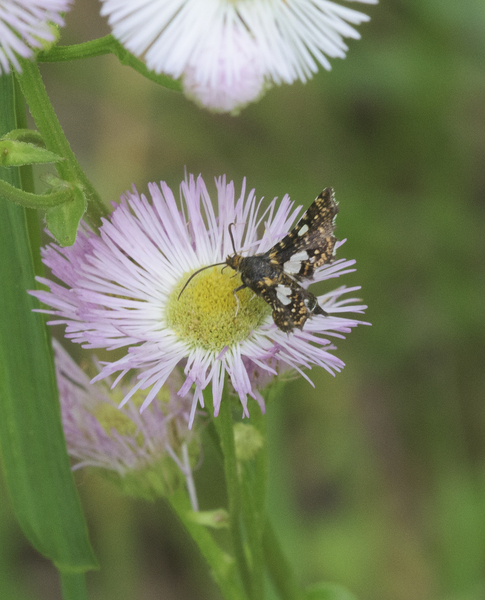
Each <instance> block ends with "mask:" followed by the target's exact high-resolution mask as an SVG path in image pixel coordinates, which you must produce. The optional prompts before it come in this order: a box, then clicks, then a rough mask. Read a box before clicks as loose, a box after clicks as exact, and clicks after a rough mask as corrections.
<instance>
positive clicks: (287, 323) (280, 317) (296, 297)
mask: <svg viewBox="0 0 485 600" xmlns="http://www.w3.org/2000/svg"><path fill="white" fill-rule="evenodd" d="M261 296H262V297H263V298H264V300H266V302H267V303H268V304H269V305H270V306H271V308H272V309H273V320H274V322H275V324H276V325H277V326H278V327H279V328H280V329H281V330H282V331H285V332H287V333H289V332H291V331H293V329H294V328H295V327H296V328H297V329H302V328H303V325H304V324H305V323H306V321H307V319H308V318H309V317H311V316H312V315H314V314H320V315H327V313H326V312H325V311H324V310H323V308H322V307H321V306H320V305H319V304H318V300H317V298H316V297H315V296H314V295H313V294H312V293H311V292H309V291H308V290H305V289H304V288H302V287H301V286H300V285H299V284H298V283H296V281H291V285H286V286H285V285H276V286H273V287H267V288H265V289H264V290H262V291H261Z"/></svg>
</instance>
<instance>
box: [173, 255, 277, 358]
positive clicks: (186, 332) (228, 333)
mask: <svg viewBox="0 0 485 600" xmlns="http://www.w3.org/2000/svg"><path fill="white" fill-rule="evenodd" d="M193 272H194V271H192V272H190V273H184V275H183V276H182V278H181V279H180V281H179V283H178V284H177V285H176V286H175V288H174V290H173V292H172V293H171V295H170V298H169V301H168V304H167V312H166V319H167V325H168V326H169V327H170V328H171V329H173V330H174V331H175V332H176V333H177V334H178V335H179V336H180V337H181V338H182V339H183V340H184V341H185V342H188V343H189V345H190V346H192V347H194V348H200V347H202V348H204V349H205V350H210V351H215V352H220V351H221V350H222V349H223V348H225V347H226V346H229V347H230V346H232V345H234V344H237V343H238V342H242V341H243V340H245V339H247V338H248V336H249V334H250V333H251V331H253V330H254V329H256V328H258V327H259V326H261V325H262V324H263V322H264V321H265V319H266V317H267V316H268V315H269V314H270V313H271V308H270V307H269V305H268V304H267V303H266V302H265V301H264V300H263V299H262V298H260V297H259V296H255V294H254V292H253V291H252V290H250V289H249V288H245V289H243V290H240V291H239V292H237V297H238V299H239V308H238V306H237V304H238V303H237V301H236V297H235V295H234V293H233V292H234V290H235V289H236V288H237V287H239V286H240V285H241V278H240V277H239V274H236V275H235V274H234V271H233V270H232V269H230V268H225V269H224V268H223V267H220V266H219V267H213V268H212V269H207V270H206V271H202V272H201V273H199V274H198V275H196V276H195V277H194V278H193V279H192V281H191V282H190V283H189V285H188V286H187V287H186V288H185V290H184V292H183V294H182V295H181V296H180V298H179V297H178V296H179V294H180V291H181V289H182V288H183V286H184V285H185V283H186V281H187V280H188V278H189V277H190V275H191V274H192V273H193ZM236 312H237V314H236Z"/></svg>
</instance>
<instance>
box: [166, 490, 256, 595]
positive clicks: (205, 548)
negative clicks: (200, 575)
mask: <svg viewBox="0 0 485 600" xmlns="http://www.w3.org/2000/svg"><path fill="white" fill-rule="evenodd" d="M167 500H168V501H169V503H170V506H171V507H172V509H173V510H174V512H175V513H176V514H177V516H178V517H179V519H180V520H181V521H182V523H183V525H184V527H185V528H186V529H187V531H188V532H189V534H190V536H191V537H192V539H193V540H194V542H195V543H196V544H197V546H198V548H199V550H200V552H201V554H202V556H203V557H204V558H205V560H206V561H207V563H208V565H209V568H210V570H211V573H212V577H213V578H214V580H215V582H216V584H217V585H218V586H219V588H220V589H221V592H222V594H223V596H224V598H225V600H246V598H247V597H246V594H245V593H244V590H243V589H242V585H241V581H240V579H239V577H238V575H237V571H236V564H235V561H234V559H233V558H232V557H230V556H228V555H227V554H226V553H225V552H224V551H223V550H222V549H221V548H220V547H219V546H218V545H217V544H216V542H215V541H214V538H213V537H212V536H211V534H210V533H209V532H208V531H207V529H206V528H205V526H203V525H200V524H198V523H195V522H194V521H193V520H191V519H190V517H189V516H188V515H189V514H190V512H191V505H190V501H189V499H188V497H187V494H186V493H185V492H184V491H182V490H179V491H177V492H175V493H174V494H172V495H171V496H170V497H168V498H167Z"/></svg>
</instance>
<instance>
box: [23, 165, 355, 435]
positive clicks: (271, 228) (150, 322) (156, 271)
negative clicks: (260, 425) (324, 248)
mask: <svg viewBox="0 0 485 600" xmlns="http://www.w3.org/2000/svg"><path fill="white" fill-rule="evenodd" d="M216 186H217V191H218V198H217V202H218V215H216V212H215V211H214V208H213V206H212V203H211V199H210V197H209V194H208V192H207V189H206V186H205V184H204V181H203V179H202V177H200V176H199V178H198V179H197V181H195V180H194V178H193V177H192V176H191V177H190V179H189V180H188V181H184V182H182V184H181V186H180V191H181V196H182V198H183V204H182V207H181V208H179V207H178V206H177V203H176V201H175V198H174V195H173V193H172V191H171V190H170V188H169V187H168V186H167V185H166V184H165V183H163V182H162V183H161V189H160V188H159V187H158V186H156V185H155V184H150V185H149V190H150V194H151V197H152V203H149V202H148V200H147V199H146V197H145V196H144V195H141V196H140V195H139V194H138V193H137V191H136V190H135V189H134V190H133V192H132V193H127V194H126V196H125V197H123V198H122V202H121V204H120V205H119V206H117V207H116V208H115V209H114V211H113V213H112V214H111V216H110V217H109V219H106V220H104V222H103V225H102V226H101V228H100V232H99V233H100V237H98V236H96V235H94V233H92V232H91V231H90V230H89V229H87V227H84V228H83V229H82V230H81V231H80V233H79V234H78V239H77V241H76V243H75V244H74V246H72V247H69V248H60V247H58V246H57V245H55V244H51V245H50V246H49V247H47V248H45V249H44V250H43V260H44V263H45V264H46V265H47V266H48V267H50V269H51V270H52V273H53V274H54V275H55V277H57V278H58V279H59V280H61V282H63V283H64V284H65V286H64V285H60V284H58V283H56V282H54V281H51V280H48V279H44V278H39V281H40V282H41V283H44V284H46V285H47V286H48V287H49V288H50V291H49V292H47V291H35V292H31V293H32V294H34V295H35V296H37V297H38V298H39V299H40V300H41V301H42V302H43V303H45V304H47V305H48V306H51V307H52V308H53V309H54V310H46V311H45V312H47V313H49V314H54V315H56V316H57V317H58V319H56V320H55V321H52V322H51V324H59V323H62V324H65V325H66V337H68V338H71V339H72V341H74V342H77V343H82V344H84V347H86V348H107V349H108V350H113V349H115V348H126V347H128V348H127V351H126V352H125V354H124V355H123V356H122V357H121V358H117V359H115V360H113V362H109V363H105V364H104V366H103V368H102V370H101V372H100V374H99V375H98V376H97V377H96V378H95V380H98V379H101V378H104V377H107V376H109V375H111V374H113V373H115V372H120V375H119V376H118V378H117V380H116V382H117V381H119V380H120V379H121V378H122V377H123V376H124V375H125V374H127V373H128V371H130V370H131V369H137V370H139V374H138V383H137V384H136V385H135V386H133V388H132V390H131V392H130V393H128V394H127V396H125V400H124V401H126V400H127V399H128V398H129V397H130V396H131V395H132V394H134V393H135V392H136V391H137V390H139V389H142V390H145V389H147V388H149V387H151V390H150V392H149V393H148V394H147V396H146V398H145V400H144V402H143V405H142V409H143V408H145V407H146V406H148V405H149V404H150V402H151V401H152V400H153V399H154V398H155V397H156V395H157V394H158V392H159V390H160V389H161V387H162V386H163V385H164V384H165V382H166V381H167V378H168V377H169V376H170V374H171V373H172V372H173V370H174V369H175V368H176V367H177V366H178V365H182V366H183V367H184V373H185V377H186V378H185V381H184V383H183V384H182V386H181V388H180V389H179V390H178V394H179V395H180V396H182V397H184V396H185V395H186V394H188V393H189V391H190V390H191V389H192V386H195V387H194V396H193V403H192V408H191V416H190V423H192V421H193V417H194V413H195V410H196V407H197V404H198V403H200V404H201V405H202V406H204V398H203V395H202V392H203V390H204V389H205V388H206V387H207V386H208V385H210V384H212V396H213V404H214V409H215V414H216V415H217V414H218V411H219V406H220V402H221V398H222V391H223V386H224V377H225V374H226V373H227V374H228V375H229V378H230V380H231V384H232V387H233V388H234V390H235V391H236V393H237V394H238V395H239V398H240V401H241V403H242V406H243V413H244V415H248V408H247V396H248V395H249V396H252V397H253V398H255V399H256V400H257V401H258V402H259V403H260V405H261V408H262V409H263V410H264V402H263V399H262V397H261V396H259V395H257V394H256V389H257V384H256V383H254V382H253V381H252V380H251V379H250V377H249V371H250V370H251V368H252V367H250V369H249V371H248V364H249V365H253V366H256V367H258V369H260V370H261V371H264V372H266V373H267V374H269V375H275V374H276V373H277V370H278V365H280V364H282V365H286V366H289V367H291V368H293V369H296V370H297V371H298V372H300V373H301V374H302V375H303V376H304V377H305V378H307V379H308V377H307V376H306V375H305V374H304V373H303V372H302V369H303V368H311V366H312V365H318V366H321V367H323V368H325V369H327V371H329V372H330V373H333V372H334V371H339V370H340V369H341V368H342V367H343V363H342V361H341V360H340V359H338V358H336V357H335V356H334V355H333V354H331V353H330V352H329V350H333V349H334V346H332V345H331V344H330V342H329V341H328V340H327V339H325V338H322V337H320V335H321V334H327V335H330V336H333V337H343V336H342V333H345V332H349V331H350V328H352V327H355V326H356V325H357V324H358V323H359V321H356V320H354V319H349V318H344V317H341V316H340V313H342V312H362V311H363V309H364V308H365V307H364V306H362V305H359V304H356V302H357V301H356V300H355V299H341V297H342V295H343V294H345V293H346V292H349V291H353V290H355V289H358V288H350V289H346V288H345V287H340V288H338V289H336V290H333V291H330V292H327V293H326V294H324V295H322V296H319V297H318V301H319V304H320V305H321V307H322V308H323V309H324V310H325V311H327V313H328V314H329V316H328V317H324V316H320V315H318V316H313V317H312V318H311V319H309V320H308V321H307V322H306V323H305V328H304V329H303V330H301V331H300V330H295V331H293V332H292V333H291V334H287V333H285V332H283V331H281V330H280V329H278V327H276V325H275V324H274V322H273V318H272V316H271V308H270V307H269V305H268V304H267V303H266V302H265V301H264V300H263V299H262V298H260V297H257V296H255V295H254V294H253V292H252V291H251V290H249V288H246V289H244V290H241V291H240V292H238V300H239V302H238V303H239V308H238V311H237V318H236V299H235V297H234V294H233V290H234V289H235V288H236V287H237V286H238V284H240V278H239V275H238V274H235V273H234V271H232V269H230V268H226V269H221V267H219V268H216V267H213V268H212V269H207V270H205V271H204V272H203V273H200V274H199V275H198V276H197V277H196V278H194V279H193V281H192V282H191V284H190V286H188V287H187V288H186V290H185V291H184V293H183V295H182V296H180V298H179V294H180V291H181V289H182V287H183V286H184V284H185V282H186V281H187V279H188V277H189V276H190V275H191V274H192V273H193V272H194V271H195V270H197V269H199V268H200V267H204V266H206V265H211V264H213V263H219V262H222V261H224V260H225V258H226V257H227V256H228V254H232V252H233V249H232V245H231V238H230V234H229V225H230V224H231V223H234V228H233V235H234V241H235V245H236V248H238V249H239V248H241V249H244V250H248V251H249V253H250V254H254V253H261V252H265V251H267V250H268V249H270V248H271V247H272V246H273V245H274V244H275V243H276V242H277V241H278V240H280V239H281V238H282V237H283V236H284V235H285V234H286V233H287V232H288V230H289V229H290V227H291V224H292V223H293V221H294V219H295V217H296V215H297V213H298V212H299V210H300V209H299V208H298V209H296V210H292V206H293V203H292V202H290V199H289V197H288V196H285V197H284V198H283V200H282V201H281V203H280V204H279V206H278V207H277V205H276V198H275V199H274V200H273V201H272V202H271V203H270V205H269V207H268V209H267V210H266V211H265V212H264V213H263V214H262V215H260V214H258V213H259V208H260V202H259V203H257V202H256V197H255V193H254V190H252V191H251V192H250V193H249V194H248V197H247V198H246V195H245V182H244V183H243V188H242V191H241V195H240V196H239V198H238V199H236V198H235V193H234V184H233V183H232V182H231V183H229V184H226V181H225V178H220V179H218V180H217V181H216ZM261 223H264V225H265V231H264V233H263V236H262V237H261V239H258V226H259V225H260V224H261ZM353 264H354V261H346V260H338V261H335V262H334V263H332V264H329V265H325V266H323V267H321V268H319V269H317V270H316V272H315V277H314V281H323V280H326V279H330V278H334V277H339V276H340V275H343V274H344V273H348V272H349V270H351V269H349V267H351V266H352V265H353ZM308 283H310V282H308ZM304 285H306V284H304ZM260 377H261V376H260ZM116 382H115V383H116ZM266 383H267V382H265V384H266Z"/></svg>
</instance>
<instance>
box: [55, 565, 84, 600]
mask: <svg viewBox="0 0 485 600" xmlns="http://www.w3.org/2000/svg"><path fill="white" fill-rule="evenodd" d="M60 576H61V588H62V598H63V600H88V591H87V588H86V578H85V576H84V573H63V572H62V571H60Z"/></svg>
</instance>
